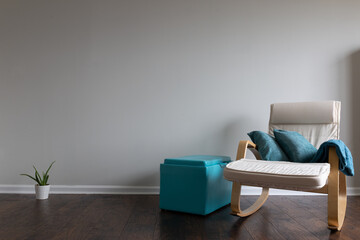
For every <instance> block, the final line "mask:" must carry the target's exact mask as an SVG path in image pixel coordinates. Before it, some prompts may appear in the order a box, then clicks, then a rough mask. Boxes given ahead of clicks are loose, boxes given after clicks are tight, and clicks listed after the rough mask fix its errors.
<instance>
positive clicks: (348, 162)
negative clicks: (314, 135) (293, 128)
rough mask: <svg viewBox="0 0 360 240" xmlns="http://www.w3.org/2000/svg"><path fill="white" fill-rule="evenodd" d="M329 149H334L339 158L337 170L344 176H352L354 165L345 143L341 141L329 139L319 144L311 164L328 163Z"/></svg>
mask: <svg viewBox="0 0 360 240" xmlns="http://www.w3.org/2000/svg"><path fill="white" fill-rule="evenodd" d="M329 147H335V149H336V154H337V155H338V157H339V170H340V171H341V172H343V173H344V174H345V175H346V176H354V164H353V158H352V155H351V152H350V150H349V148H348V147H347V146H346V145H345V143H344V142H343V141H341V140H335V139H331V140H329V141H327V142H324V143H323V144H321V145H320V148H319V150H318V151H317V153H316V155H315V156H314V158H313V159H312V160H311V162H314V163H316V162H328V161H329Z"/></svg>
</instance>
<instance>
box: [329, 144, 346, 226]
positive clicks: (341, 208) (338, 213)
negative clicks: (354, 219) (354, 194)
mask: <svg viewBox="0 0 360 240" xmlns="http://www.w3.org/2000/svg"><path fill="white" fill-rule="evenodd" d="M329 162H330V164H331V167H330V174H329V177H328V228H329V229H332V230H337V231H340V230H341V227H342V225H343V223H344V219H345V212H346V200H347V196H346V178H345V175H344V174H343V173H342V172H340V171H339V159H338V156H337V155H336V150H335V148H330V149H329Z"/></svg>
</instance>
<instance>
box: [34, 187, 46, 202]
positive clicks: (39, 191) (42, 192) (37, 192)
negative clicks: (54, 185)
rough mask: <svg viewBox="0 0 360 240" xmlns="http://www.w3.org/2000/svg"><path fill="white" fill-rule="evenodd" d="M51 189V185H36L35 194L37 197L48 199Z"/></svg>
mask: <svg viewBox="0 0 360 240" xmlns="http://www.w3.org/2000/svg"><path fill="white" fill-rule="evenodd" d="M49 191H50V185H45V186H39V185H37V184H36V185H35V195H36V199H39V200H43V199H48V197H49Z"/></svg>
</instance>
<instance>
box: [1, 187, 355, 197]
mask: <svg viewBox="0 0 360 240" xmlns="http://www.w3.org/2000/svg"><path fill="white" fill-rule="evenodd" d="M34 191H35V190H34V185H0V193H16V194H33V193H34ZM159 192H160V187H159V186H112V185H53V186H51V189H50V193H52V194H159ZM260 192H261V188H258V187H247V186H244V187H243V188H242V189H241V194H242V195H259V194H260ZM347 194H348V196H359V195H360V187H348V188H347ZM270 195H322V194H319V193H308V192H298V191H288V190H280V189H270Z"/></svg>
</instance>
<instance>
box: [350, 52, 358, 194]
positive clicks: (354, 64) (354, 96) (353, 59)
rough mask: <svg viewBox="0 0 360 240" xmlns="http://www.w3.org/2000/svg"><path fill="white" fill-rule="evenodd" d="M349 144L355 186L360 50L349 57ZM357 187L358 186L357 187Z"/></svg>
mask: <svg viewBox="0 0 360 240" xmlns="http://www.w3.org/2000/svg"><path fill="white" fill-rule="evenodd" d="M350 88H351V90H350V94H351V97H350V101H351V108H350V111H351V114H350V116H351V138H350V139H351V143H352V149H351V151H352V154H353V157H354V168H355V179H354V180H355V184H354V185H355V186H357V184H356V183H357V182H359V179H360V176H359V174H360V173H359V171H358V169H359V167H360V166H359V165H360V162H359V159H360V50H358V51H356V52H354V53H353V54H351V55H350ZM357 187H358V186H357Z"/></svg>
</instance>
